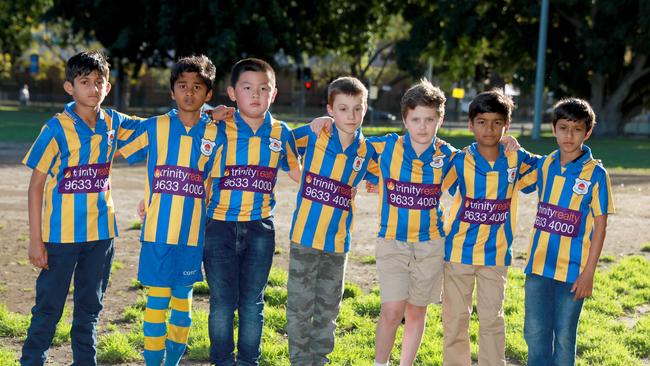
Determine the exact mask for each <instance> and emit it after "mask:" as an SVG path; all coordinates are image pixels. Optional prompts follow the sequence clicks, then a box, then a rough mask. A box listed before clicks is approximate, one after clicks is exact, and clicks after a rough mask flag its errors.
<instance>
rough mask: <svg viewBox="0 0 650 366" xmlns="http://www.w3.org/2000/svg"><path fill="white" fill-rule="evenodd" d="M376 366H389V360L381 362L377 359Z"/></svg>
mask: <svg viewBox="0 0 650 366" xmlns="http://www.w3.org/2000/svg"><path fill="white" fill-rule="evenodd" d="M375 366H388V361H386V363H379V362H377V360H375Z"/></svg>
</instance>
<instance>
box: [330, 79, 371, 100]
mask: <svg viewBox="0 0 650 366" xmlns="http://www.w3.org/2000/svg"><path fill="white" fill-rule="evenodd" d="M339 94H345V95H351V96H355V97H356V96H360V97H361V98H363V103H364V104H366V105H367V104H368V89H367V88H366V86H365V85H363V83H362V82H361V80H359V79H357V78H355V77H352V76H341V77H339V78H337V79H335V80H334V81H332V82H331V83H330V85H329V86H328V87H327V104H329V105H330V106H331V105H332V103H334V98H336V96H337V95H339Z"/></svg>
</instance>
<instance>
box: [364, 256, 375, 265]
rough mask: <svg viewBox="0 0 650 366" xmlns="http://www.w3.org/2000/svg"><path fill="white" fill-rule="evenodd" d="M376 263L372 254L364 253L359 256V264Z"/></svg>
mask: <svg viewBox="0 0 650 366" xmlns="http://www.w3.org/2000/svg"><path fill="white" fill-rule="evenodd" d="M375 263H377V259H376V258H375V256H374V255H364V256H363V257H361V264H375Z"/></svg>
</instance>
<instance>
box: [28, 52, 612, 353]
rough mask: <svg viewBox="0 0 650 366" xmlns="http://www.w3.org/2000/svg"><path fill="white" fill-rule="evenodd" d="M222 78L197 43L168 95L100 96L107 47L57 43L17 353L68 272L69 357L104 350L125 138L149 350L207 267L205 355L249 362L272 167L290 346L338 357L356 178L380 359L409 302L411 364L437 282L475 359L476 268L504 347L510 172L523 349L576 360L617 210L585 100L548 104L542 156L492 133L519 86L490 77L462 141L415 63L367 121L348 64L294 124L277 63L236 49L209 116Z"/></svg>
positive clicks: (163, 338)
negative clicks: (520, 211)
mask: <svg viewBox="0 0 650 366" xmlns="http://www.w3.org/2000/svg"><path fill="white" fill-rule="evenodd" d="M214 79H215V68H214V66H213V64H212V63H211V62H210V60H209V59H208V58H206V57H205V56H192V57H186V58H182V59H180V60H179V61H178V62H177V63H176V64H175V65H174V67H173V68H172V71H171V78H170V88H171V96H172V99H174V100H175V101H176V104H177V109H173V110H171V111H170V112H169V113H167V114H165V115H162V116H156V117H152V118H149V119H146V120H142V119H139V118H134V117H128V116H126V115H124V114H121V113H118V112H115V111H113V110H109V109H101V108H100V105H101V103H102V101H103V99H104V97H105V96H106V94H107V93H108V92H109V91H110V83H108V63H107V62H106V60H105V58H104V57H103V56H102V55H101V54H100V53H97V52H82V53H80V54H78V55H76V56H74V57H72V58H71V59H70V60H69V61H68V63H67V64H66V81H65V83H64V89H65V91H66V92H67V93H68V94H70V95H71V96H72V97H73V99H74V101H73V102H72V103H70V104H68V105H66V107H65V110H64V113H62V114H58V115H57V116H55V117H54V118H52V119H51V120H50V121H48V122H47V123H46V124H45V126H44V127H43V129H42V131H41V133H40V135H39V136H38V138H37V140H36V141H35V142H34V144H33V146H32V148H31V149H30V151H29V152H28V153H27V156H26V157H25V160H24V164H25V165H27V166H28V167H30V168H32V169H33V174H32V178H31V181H30V187H29V219H30V220H29V221H30V245H29V258H30V261H31V262H32V264H34V265H35V266H36V267H39V268H42V269H43V270H42V271H41V272H40V274H39V277H38V279H37V282H36V305H35V306H34V308H33V309H32V321H31V324H30V327H29V330H28V335H27V339H26V341H25V344H24V346H23V355H22V358H21V364H23V365H42V364H43V363H44V362H45V360H46V357H47V349H48V348H49V346H50V343H51V340H52V337H53V335H54V331H55V329H56V324H57V322H58V320H59V319H60V317H61V314H62V312H63V306H64V303H65V300H66V296H67V293H68V289H69V286H70V281H71V279H72V276H73V273H74V281H75V282H74V313H73V323H72V330H71V339H72V349H73V358H74V364H79V365H86V364H96V343H97V337H96V329H95V328H96V324H97V321H98V316H99V313H100V311H101V309H102V307H103V305H102V302H103V301H102V300H103V295H104V292H105V290H106V287H107V284H108V278H109V274H110V267H111V261H112V258H113V253H114V249H113V238H114V237H115V236H116V235H117V227H116V223H115V216H114V207H113V203H112V198H111V187H110V179H109V178H110V171H111V164H112V159H113V156H114V155H115V154H116V152H118V151H119V153H121V154H122V155H123V156H124V157H125V158H126V159H127V161H128V162H129V163H135V162H139V161H144V160H146V165H147V175H146V181H145V194H144V212H145V218H144V222H143V226H142V233H141V241H142V246H141V251H140V260H139V268H138V280H139V281H140V282H141V283H142V284H143V285H144V286H146V287H147V289H148V294H147V305H146V309H145V313H144V322H143V331H144V359H145V363H146V364H147V365H161V364H162V363H163V360H164V364H165V365H177V364H178V363H179V362H180V360H181V357H182V355H183V353H184V352H185V348H186V346H187V341H188V338H189V328H190V326H191V300H192V285H193V284H194V283H195V282H197V281H201V280H202V279H203V274H202V266H203V267H204V269H205V277H206V280H207V282H208V285H209V287H210V314H209V320H208V324H209V336H210V343H211V345H210V360H211V362H212V363H214V364H216V365H228V366H230V365H258V364H259V359H260V354H261V338H262V328H263V324H264V314H263V312H264V290H265V286H266V283H267V280H268V276H269V271H270V268H271V263H272V260H273V255H274V251H275V230H274V222H273V209H274V206H275V197H274V189H275V185H276V182H277V172H278V170H279V169H280V168H281V169H282V170H284V171H287V172H288V175H289V177H290V178H291V179H292V180H294V181H296V182H297V183H299V190H298V193H297V198H296V209H295V211H294V215H293V220H292V225H291V231H290V241H291V244H290V262H289V279H288V284H287V287H288V299H287V334H288V339H289V356H290V360H291V363H292V364H294V365H324V364H326V363H328V362H330V360H329V359H328V357H327V356H328V355H329V353H331V352H332V350H333V349H334V339H335V337H334V332H335V329H336V318H337V316H338V312H339V306H340V303H341V299H342V295H343V283H344V274H345V265H346V260H347V252H348V251H349V249H350V232H351V230H352V226H353V213H354V194H355V191H356V186H357V185H358V184H359V183H360V182H361V181H362V180H364V179H365V180H367V181H369V182H371V183H370V187H371V190H374V191H378V192H379V196H380V203H379V205H380V209H379V222H380V225H379V233H378V237H379V239H378V242H377V246H376V258H377V273H378V278H379V284H380V297H381V312H380V316H379V320H378V324H377V331H376V338H375V365H387V364H388V360H389V357H390V353H391V350H392V348H393V344H394V341H395V335H396V331H397V328H398V326H399V324H400V323H401V322H402V320H403V319H404V321H405V329H404V335H403V342H402V354H401V359H400V364H401V365H411V364H413V362H414V361H415V358H416V354H417V350H418V348H419V345H420V342H421V340H422V335H423V332H424V328H425V321H426V310H427V306H428V304H431V303H436V302H438V301H439V300H440V296H441V291H442V289H441V287H442V288H444V291H442V309H443V311H442V313H443V316H442V321H443V329H444V352H443V357H444V364H445V365H469V364H470V362H471V361H470V348H469V335H468V332H469V319H470V315H471V312H472V297H473V293H474V287H475V283H476V291H477V311H478V315H479V326H480V328H479V364H480V365H483V364H485V365H502V364H505V321H504V317H503V301H504V296H505V283H506V276H507V267H508V266H509V265H510V262H511V249H510V246H511V243H512V240H513V234H514V229H515V224H516V215H517V214H516V213H517V197H518V191H523V192H526V193H528V192H532V191H534V190H535V189H536V190H537V191H538V195H539V205H538V211H537V217H536V220H535V228H534V229H533V233H532V238H531V245H530V247H529V256H528V261H527V265H526V274H527V277H526V304H525V306H526V318H525V329H524V333H525V334H524V335H525V338H526V341H527V343H528V345H529V358H528V362H529V365H551V364H557V365H567V364H572V363H571V362H573V359H574V358H575V336H576V330H577V322H578V318H579V315H580V309H581V307H582V299H583V298H584V297H586V296H589V295H590V293H591V289H592V286H593V276H594V272H595V268H596V263H597V261H598V257H599V255H600V250H601V248H602V244H603V241H604V237H605V226H606V220H607V215H608V214H609V213H612V212H613V205H612V200H611V189H610V183H609V178H608V176H607V173H606V171H605V170H604V168H603V167H602V165H600V163H599V162H597V161H596V160H594V159H593V158H592V156H591V152H590V150H589V149H588V148H587V147H586V146H584V145H583V142H584V140H586V139H587V138H588V137H589V135H590V133H591V130H592V127H593V124H594V123H595V117H594V115H593V112H592V111H591V108H590V107H589V105H588V104H587V103H586V102H584V101H582V100H578V99H570V100H565V101H562V102H560V103H558V105H556V107H555V110H554V118H553V130H554V133H555V135H556V137H557V140H558V145H559V149H558V150H557V151H555V152H553V153H551V154H550V155H548V156H545V157H539V156H536V155H533V154H530V153H528V152H526V151H525V150H523V149H521V148H519V146H518V144H517V142H516V140H514V139H509V140H508V139H502V137H503V134H504V132H505V131H506V130H507V128H508V126H509V123H510V117H511V112H512V109H513V104H512V102H511V101H510V99H509V98H508V97H506V96H505V95H504V94H502V93H501V92H498V91H490V92H484V93H481V94H479V95H478V96H477V97H476V98H475V99H474V101H472V103H471V104H470V113H469V114H470V115H469V127H470V130H472V132H473V133H474V135H475V137H476V143H474V144H472V145H471V146H470V147H469V148H467V149H465V150H464V151H458V150H456V149H454V148H453V147H451V146H449V145H448V144H445V143H443V142H441V141H440V140H439V139H437V137H436V134H437V131H438V128H439V127H440V125H441V124H442V121H443V118H444V108H445V101H446V99H445V96H444V93H443V92H442V91H441V90H440V89H439V88H437V87H434V86H433V85H431V84H430V83H429V82H428V81H426V80H423V81H421V82H419V83H417V84H416V85H414V86H413V87H411V88H410V89H409V90H408V91H407V92H406V93H405V95H404V96H403V98H402V101H401V106H402V118H403V121H404V125H405V127H406V130H407V133H406V134H405V135H402V136H399V135H397V134H389V135H386V136H382V137H370V138H366V137H364V136H363V134H362V132H361V124H362V121H363V118H364V115H365V112H366V110H367V98H368V92H367V89H366V88H365V86H364V85H363V83H361V81H359V80H357V79H355V78H352V77H341V78H338V79H336V80H334V81H333V82H332V83H331V84H330V85H329V88H328V100H327V112H328V114H329V115H330V116H331V119H328V118H319V119H317V120H315V121H314V122H312V124H311V125H306V126H302V127H300V128H297V129H294V130H293V131H292V130H291V129H290V128H289V127H288V126H287V125H286V124H285V123H283V122H280V121H278V120H277V119H275V118H274V117H273V116H272V115H271V114H270V113H269V107H270V106H271V104H272V103H273V101H274V99H275V96H276V93H277V89H276V87H275V85H276V83H275V74H274V71H273V69H272V68H271V66H270V65H269V64H268V63H266V62H264V61H262V60H259V59H244V60H241V61H239V62H238V63H236V64H235V65H234V66H233V69H232V72H231V78H230V85H229V86H228V88H227V93H228V96H229V97H230V99H231V100H232V101H233V102H236V104H237V110H236V111H234V112H232V111H230V110H228V109H220V110H218V111H215V112H213V114H212V117H213V119H214V121H213V120H211V119H210V118H209V117H208V116H207V115H206V114H204V113H202V112H203V111H202V107H203V105H204V103H205V102H207V101H209V100H210V99H211V97H212V87H213V82H214ZM331 123H333V126H331V127H330V128H329V129H327V128H325V129H324V128H323V127H328V126H329V124H331ZM502 140H505V142H502ZM504 145H507V146H504ZM511 146H514V148H513V147H511ZM48 175H50V176H51V178H50V179H49V180H48V179H47V176H48ZM46 181H47V184H46ZM373 187H374V188H373ZM444 191H447V192H449V193H450V194H452V195H454V200H453V203H452V207H451V210H450V214H449V215H447V214H446V213H445V210H444V208H443V206H442V204H441V203H440V196H441V194H442V193H443V192H444ZM44 195H45V197H44ZM43 202H44V206H45V207H43ZM443 282H444V286H443ZM170 307H171V315H170V317H169V321H166V316H167V310H168V309H169V308H170ZM235 311H237V314H238V336H237V354H236V355H235V344H234V335H233V333H234V329H233V328H234V314H235ZM167 323H169V324H167Z"/></svg>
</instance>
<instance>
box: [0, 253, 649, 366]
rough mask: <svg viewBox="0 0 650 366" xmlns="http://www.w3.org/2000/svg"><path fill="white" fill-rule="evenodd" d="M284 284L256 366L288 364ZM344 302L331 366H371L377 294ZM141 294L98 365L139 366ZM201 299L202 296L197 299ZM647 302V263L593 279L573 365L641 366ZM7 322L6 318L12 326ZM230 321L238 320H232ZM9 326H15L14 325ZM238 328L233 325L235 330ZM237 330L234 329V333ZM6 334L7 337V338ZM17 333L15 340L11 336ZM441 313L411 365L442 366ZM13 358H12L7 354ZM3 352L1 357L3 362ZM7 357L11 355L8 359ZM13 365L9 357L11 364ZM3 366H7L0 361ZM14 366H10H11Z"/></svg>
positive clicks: (511, 338)
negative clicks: (134, 365)
mask: <svg viewBox="0 0 650 366" xmlns="http://www.w3.org/2000/svg"><path fill="white" fill-rule="evenodd" d="M286 278H287V274H286V272H285V271H283V270H282V269H279V268H275V267H274V268H273V270H272V272H271V276H270V279H269V286H268V288H267V293H266V300H267V305H266V308H265V317H266V322H265V326H264V331H263V334H262V338H263V340H262V360H261V365H266V366H271V365H273V366H278V365H289V360H288V348H287V339H286V318H285V312H286V310H285V309H286ZM524 281H525V276H524V274H523V273H522V272H521V270H519V269H514V268H513V269H511V270H510V271H509V273H508V286H507V292H506V294H507V295H506V301H505V305H504V312H505V316H506V322H507V333H506V356H507V358H508V359H509V360H512V361H513V362H516V363H519V364H525V363H526V357H527V356H526V352H527V346H526V343H525V341H524V339H523V325H524ZM344 293H345V295H344V300H343V302H342V305H341V311H340V314H339V317H338V320H337V325H338V326H337V329H336V347H335V349H334V352H333V353H332V354H331V355H330V358H331V359H332V364H335V365H372V362H371V361H372V359H373V355H374V335H375V327H376V320H377V316H378V315H379V309H380V302H379V295H378V291H377V290H376V289H375V290H373V291H372V292H371V293H370V294H364V293H363V291H361V290H360V289H359V288H358V287H357V286H355V285H353V284H346V285H345V291H344ZM143 294H144V292H142V294H141V297H140V298H139V299H138V300H137V301H136V303H135V304H134V305H131V306H129V307H127V308H125V310H124V313H123V318H124V320H125V321H128V322H129V324H128V326H127V327H126V328H128V330H126V329H125V327H122V329H123V330H122V332H121V333H120V331H110V330H111V329H115V327H114V326H107V329H108V330H109V333H105V334H103V335H102V336H100V340H99V347H98V359H99V361H100V362H102V363H114V362H137V361H139V360H140V353H141V350H142V347H143V344H144V338H143V335H142V331H141V329H142V314H143V310H144V303H143V302H144V297H143ZM197 296H204V295H197ZM649 303H650V261H648V260H647V259H645V258H644V257H641V256H629V257H623V258H621V259H619V260H618V261H617V262H616V263H613V264H611V266H610V267H609V268H608V269H605V270H603V271H602V272H599V273H598V274H597V275H596V281H595V289H594V295H593V297H591V298H589V299H587V300H586V301H585V305H584V309H583V313H582V317H581V321H580V326H579V335H578V360H577V364H578V365H609V366H619V365H620V366H623V365H625V366H627V365H640V364H642V362H645V361H644V360H646V361H647V358H648V357H650V314H643V313H640V312H638V308H639V306H645V305H647V304H649ZM622 317H626V318H629V317H634V319H635V320H636V323H635V324H633V325H630V326H629V327H628V326H627V325H626V324H625V323H624V322H623V321H621V318H622ZM192 318H193V324H192V328H191V330H190V340H189V346H188V353H187V357H188V358H189V359H191V360H195V361H207V360H209V347H210V342H209V339H208V331H207V326H208V313H207V312H206V311H204V310H196V311H194V312H193V314H192ZM9 319H11V320H9ZM28 321H29V318H28V317H27V316H22V315H18V314H14V313H11V312H8V311H7V310H6V307H3V306H2V305H0V336H3V337H13V336H20V331H18V332H16V331H12V332H6V331H5V332H2V330H3V329H23V328H24V327H25V324H26V323H25V322H28ZM235 323H237V318H236V317H235ZM11 324H13V325H11ZM235 328H236V327H235ZM235 332H236V331H235ZM402 332H403V327H400V329H399V330H398V333H397V337H396V339H397V341H396V345H395V349H394V350H393V352H392V354H391V364H393V363H394V364H398V363H399V353H400V350H401V348H400V347H401V344H400V343H401V341H400V340H401V337H402ZM8 333H10V334H11V335H7V334H8ZM16 333H18V335H16ZM470 340H471V354H472V358H473V359H474V360H476V357H477V351H478V319H477V314H476V312H474V313H473V314H472V316H471V322H470ZM442 341H443V335H442V326H441V309H440V306H439V305H433V306H431V307H430V308H429V312H428V314H427V328H426V330H425V333H424V339H423V341H422V346H421V348H420V351H419V352H418V359H417V362H416V365H441V363H442V344H443V342H442ZM7 354H8V355H10V354H11V353H10V352H9V353H7ZM2 357H3V353H2V351H0V361H1V360H2ZM7 357H9V356H7ZM9 359H11V358H9ZM0 364H2V365H4V364H5V363H3V362H0ZM9 364H11V363H9Z"/></svg>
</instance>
